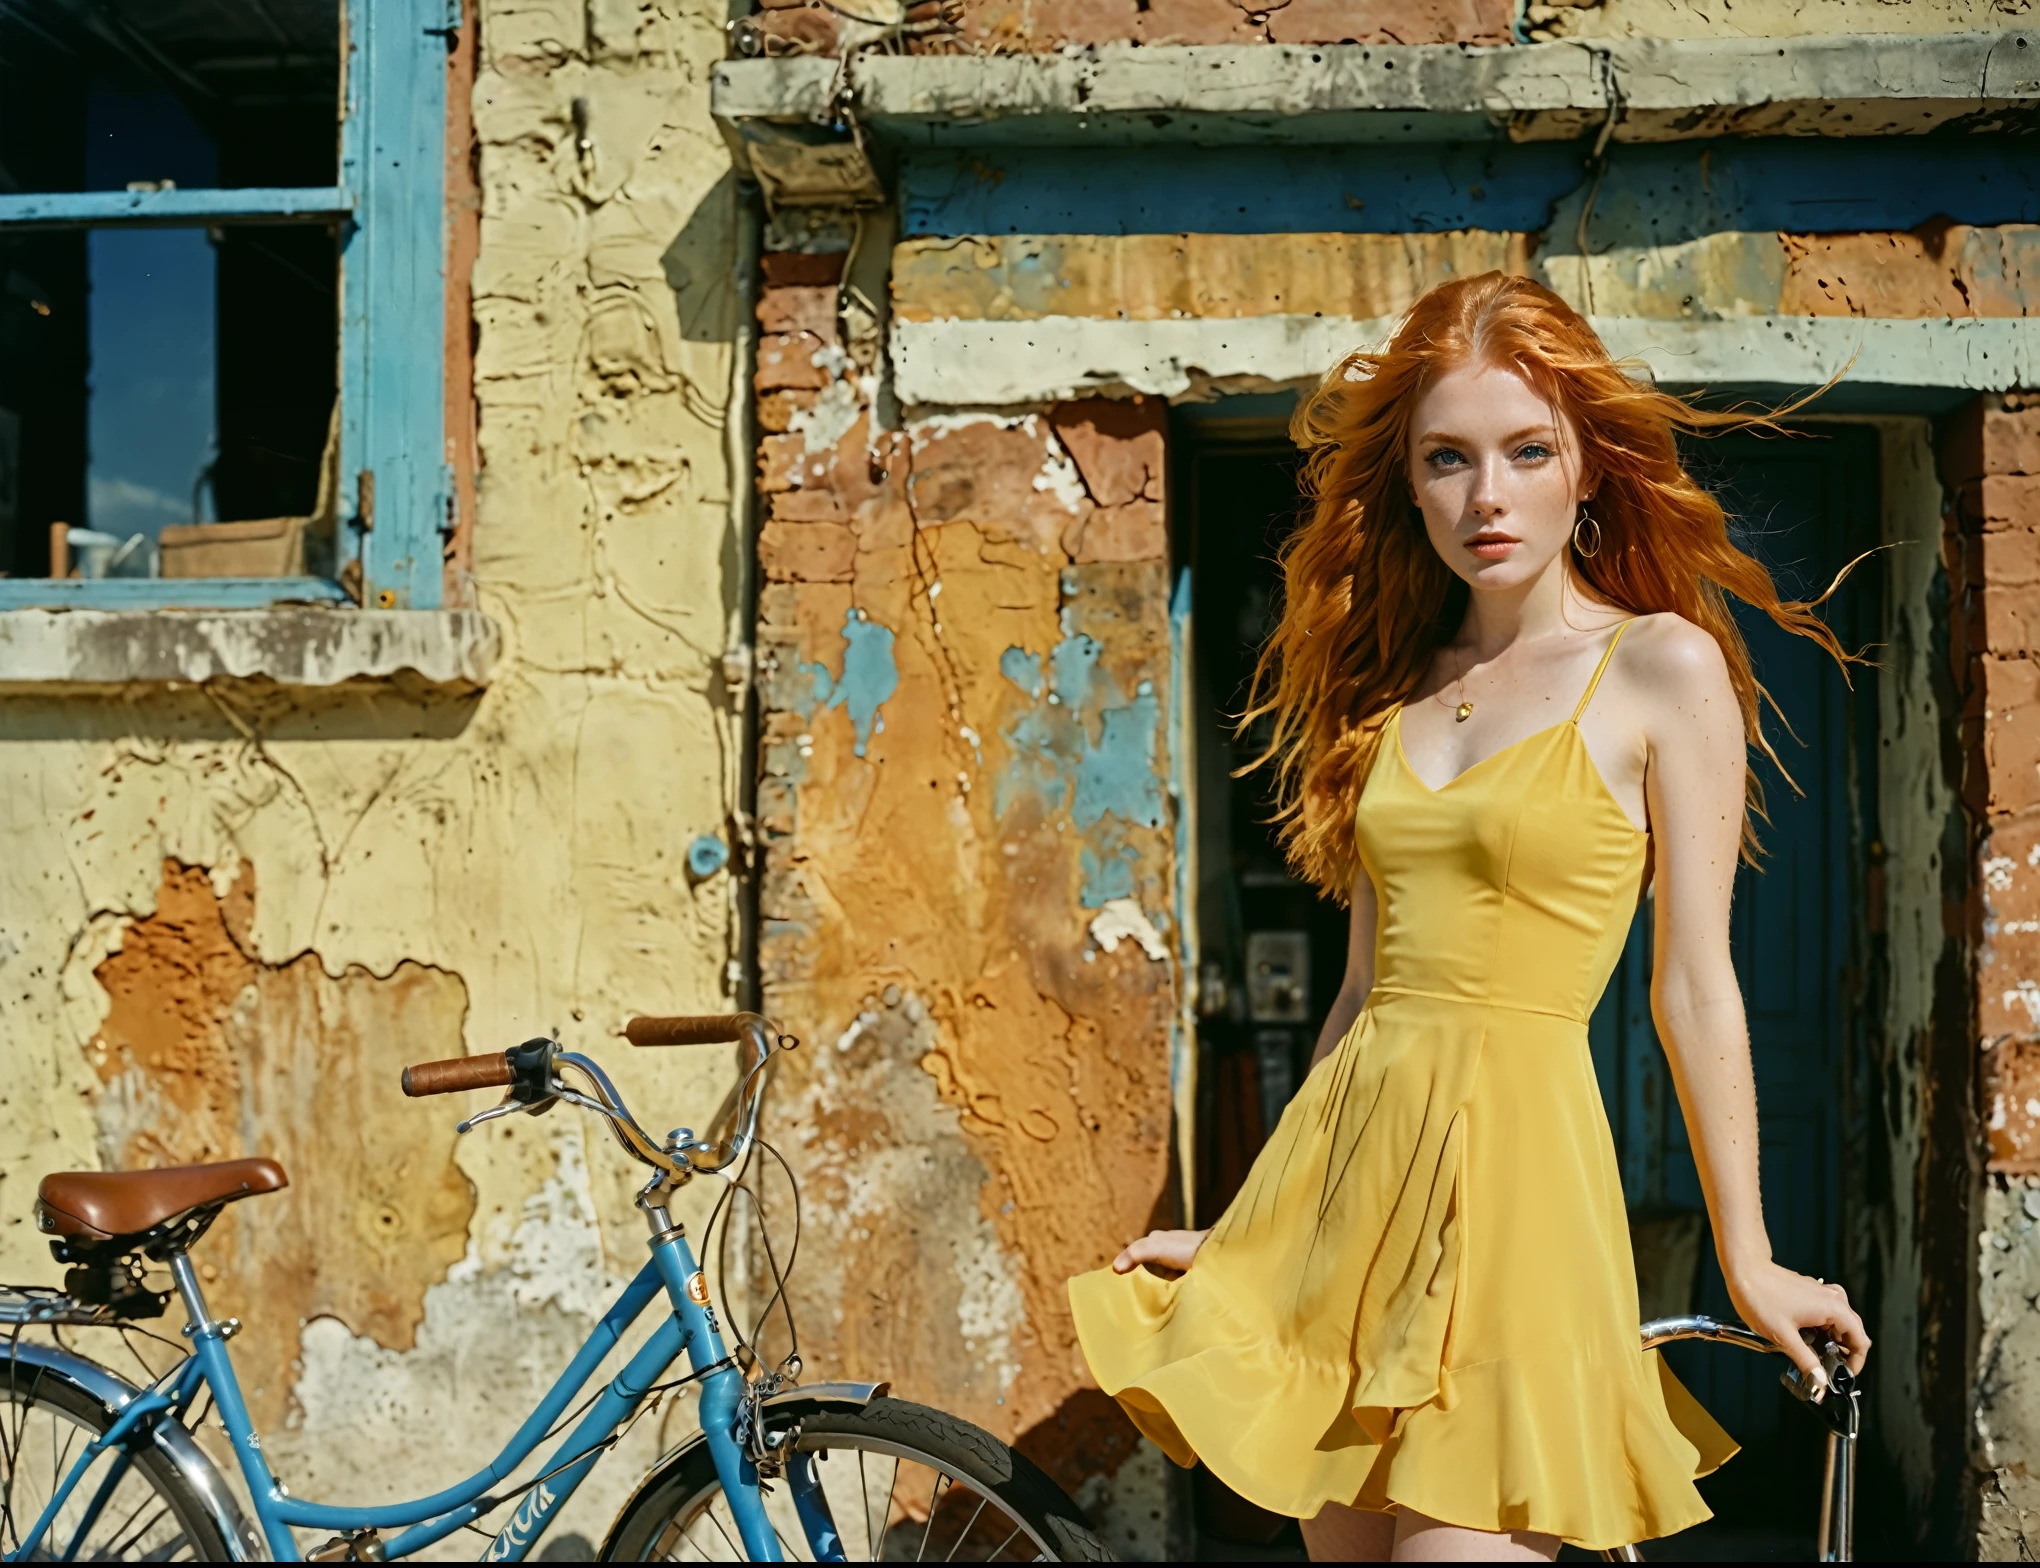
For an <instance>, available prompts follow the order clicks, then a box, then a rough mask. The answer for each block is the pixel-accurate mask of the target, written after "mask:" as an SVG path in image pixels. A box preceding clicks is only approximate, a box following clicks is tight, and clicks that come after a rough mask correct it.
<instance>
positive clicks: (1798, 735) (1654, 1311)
mask: <svg viewBox="0 0 2040 1568" xmlns="http://www.w3.org/2000/svg"><path fill="white" fill-rule="evenodd" d="M1688 461H1689V463H1690V464H1691V466H1692V468H1693V471H1694V473H1695V474H1696V475H1697V476H1698V477H1699V478H1700V479H1701V480H1702V481H1703V482H1704V483H1705V484H1706V485H1707V486H1708V488H1709V489H1710V490H1712V491H1713V492H1714V494H1715V495H1716V496H1717V497H1718V498H1719V499H1720V500H1721V502H1722V504H1723V506H1724V507H1725V508H1726V509H1727V510H1728V513H1729V516H1730V520H1731V527H1732V529H1733V530H1734V532H1735V536H1736V538H1737V541H1738V542H1739V543H1740V544H1741V545H1742V546H1743V548H1744V549H1746V550H1748V551H1750V552H1751V553H1752V554H1754V555H1755V556H1757V557H1758V559H1760V560H1761V561H1763V562H1764V564H1765V565H1766V566H1767V567H1769V568H1770V569H1771V572H1772V574H1773V576H1774V578H1775V579H1776V581H1777V582H1778V585H1779V588H1780V591H1781V592H1782V593H1784V594H1785V595H1786V596H1787V597H1791V598H1803V599H1812V598H1816V597H1818V596H1819V595H1820V594H1821V593H1822V592H1823V591H1824V590H1825V589H1826V588H1827V587H1828V585H1829V583H1831V582H1832V581H1833V579H1834V576H1835V574H1836V573H1837V572H1838V571H1840V570H1841V568H1842V567H1843V566H1844V565H1845V564H1847V563H1848V562H1849V561H1850V560H1852V559H1854V558H1855V557H1856V556H1857V555H1859V554H1861V553H1862V552H1863V551H1865V550H1868V549H1871V548H1873V547H1874V546H1875V545H1876V544H1877V542H1878V539H1879V536H1880V520H1879V496H1878V484H1877V472H1878V445H1877V433H1876V431H1875V430H1873V429H1870V428H1867V427H1863V426H1851V425H1823V426H1814V427H1809V428H1808V429H1806V430H1803V431H1801V432H1799V433H1798V434H1797V435H1796V436H1794V437H1792V438H1789V439H1779V438H1759V437H1754V436H1743V435H1736V436H1729V437H1723V438H1719V439H1715V440H1711V441H1704V442H1698V443H1695V444H1694V446H1693V447H1692V448H1691V450H1690V451H1689V453H1688ZM1881 582H1882V574H1881V572H1880V571H1879V570H1878V568H1877V565H1876V563H1874V562H1872V563H1866V567H1865V569H1863V570H1860V571H1858V572H1857V573H1855V574H1852V576H1851V578H1850V579H1849V581H1848V582H1847V583H1846V584H1845V585H1844V586H1843V587H1842V588H1841V590H1840V591H1838V592H1837V593H1836V594H1835V596H1834V598H1833V599H1831V600H1830V601H1829V602H1828V604H1827V605H1826V606H1825V607H1824V608H1823V611H1822V614H1823V615H1824V617H1825V619H1826V620H1827V622H1828V624H1829V625H1830V626H1831V627H1833V628H1834V630H1835V632H1836V634H1837V635H1838V636H1839V637H1840V639H1841V642H1842V644H1843V646H1844V647H1846V648H1849V649H1851V650H1859V649H1862V648H1864V647H1866V646H1867V645H1869V644H1871V643H1873V642H1874V641H1875V639H1876V637H1877V635H1878V628H1879V626H1880V625H1881V617H1882V605H1881V599H1880V594H1879V585H1880V583H1881ZM1736 620H1737V623H1738V624H1739V625H1740V626H1741V628H1742V632H1743V636H1744V637H1745V639H1747V641H1748V643H1749V647H1750V655H1751V659H1752V661H1753V663H1754V665H1755V667H1756V675H1757V679H1758V680H1759V681H1761V682H1762V683H1763V684H1764V686H1765V688H1766V689H1767V690H1768V691H1769V692H1770V694H1771V697H1772V698H1773V699H1774V700H1775V701H1776V703H1777V705H1778V709H1779V710H1780V712H1782V714H1783V722H1781V721H1780V719H1779V716H1778V715H1777V714H1774V713H1770V712H1768V711H1767V713H1766V714H1765V729H1766V732H1767V734H1768V735H1769V736H1770V738H1771V744H1772V747H1773V749H1774V750H1775V751H1776V752H1777V754H1778V757H1779V759H1780V761H1782V762H1783V763H1784V765H1785V767H1786V769H1787V770H1788V771H1789V772H1790V774H1791V781H1790V782H1788V781H1787V779H1786V778H1785V777H1784V776H1782V775H1781V774H1780V772H1779V770H1778V768H1777V767H1776V766H1774V765H1773V764H1771V763H1770V762H1768V761H1766V760H1764V759H1762V758H1755V759H1753V765H1754V767H1755V768H1756V772H1757V777H1758V780H1759V782H1760V783H1761V784H1762V786H1763V791H1764V804H1765V810H1766V812H1767V814H1768V816H1769V819H1770V820H1769V821H1768V823H1760V824H1759V826H1758V832H1759V837H1760V839H1761V842H1762V846H1763V851H1764V856H1763V859H1762V862H1761V864H1760V865H1759V866H1758V867H1756V868H1752V867H1749V866H1744V867H1743V868H1742V870H1741V871H1740V872H1739V873H1738V875H1737V878H1736V890H1735V908H1734V913H1733V915H1732V916H1731V924H1730V942H1731V945H1732V949H1733V952H1734V957H1735V966H1736V977H1737V979H1738V980H1739V981H1740V982H1741V986H1742V993H1743V1002H1744V1007H1745V1009H1746V1012H1747V1014H1748V1018H1749V1028H1750V1053H1751V1057H1752V1059H1753V1062H1754V1065H1755V1068H1756V1077H1757V1101H1758V1120H1759V1130H1760V1137H1761V1140H1762V1150H1761V1154H1762V1161H1763V1181H1764V1210H1765V1222H1766V1225H1767V1227H1768V1229H1769V1231H1770V1236H1771V1245H1772V1248H1773V1251H1774V1253H1775V1255H1776V1257H1777V1259H1778V1261H1779V1262H1780V1263H1783V1264H1785V1265H1786V1266H1788V1267H1790V1268H1795V1269H1799V1270H1801V1271H1802V1272H1805V1273H1808V1274H1814V1275H1818V1276H1821V1277H1823V1278H1828V1279H1834V1278H1837V1277H1838V1276H1839V1275H1840V1274H1841V1273H1842V1269H1843V1229H1844V1226H1845V1224H1846V1223H1847V1221H1848V1218H1849V1211H1850V1208H1851V1205H1849V1204H1848V1203H1847V1201H1846V1194H1845V1191H1844V1170H1845V1150H1846V1145H1847V1143H1848V1132H1849V1128H1848V1125H1847V1121H1848V1116H1849V1114H1850V1106H1851V1096H1850V1094H1849V1084H1850V1081H1851V1078H1852V1075H1853V1065H1852V1064H1853V1061H1854V1060H1855V1058H1856V1056H1857V1054H1858V1053H1856V1052H1855V1051H1853V1050H1852V1048H1851V1047H1852V1045H1853V1044H1854V1043H1855V1042H1856V1041H1857V1039H1858V1036H1859V1035H1860V1033H1861V1031H1862V1030H1863V1029H1864V1028H1865V1026H1866V1020H1865V1019H1864V1018H1862V1017H1861V1015H1860V1005H1859V1004H1860V1003H1861V1001H1862V998H1863V992H1864V988H1863V985H1862V981H1861V977H1862V976H1863V974H1864V971H1865V967H1866V965H1865V957H1864V945H1865V941H1866V932H1865V930H1864V927H1863V921H1862V920H1861V918H1860V912H1861V911H1862V910H1863V909H1864V907H1865V904H1864V899H1863V876H1864V872H1865V870H1866V868H1867V866H1868V863H1869V856H1870V854H1871V853H1872V842H1873V840H1874V829H1873V828H1871V827H1870V826H1868V825H1870V824H1874V823H1875V821H1876V804H1877V803H1876V799H1875V781H1876V771H1877V770H1876V765H1875V754H1876V753H1875V747H1876V737H1877V694H1876V684H1875V682H1876V672H1875V670H1874V669H1871V668H1869V667H1867V666H1858V667H1857V668H1856V669H1855V670H1854V671H1853V672H1852V680H1853V688H1852V684H1851V681H1850V680H1845V679H1844V678H1843V676H1842V673H1841V672H1840V671H1839V670H1838V669H1837V668H1836V667H1835V665H1834V662H1833V661H1832V660H1831V659H1830V658H1829V657H1828V656H1827V655H1826V654H1825V653H1823V652H1822V651H1821V650H1820V649H1819V648H1818V647H1816V646H1815V645H1814V644H1812V643H1811V642H1808V641H1807V640H1806V639H1805V638H1802V637H1794V636H1790V635H1788V634H1786V633H1784V632H1781V631H1780V630H1779V629H1778V628H1777V627H1776V626H1775V625H1774V624H1772V622H1771V621H1770V620H1769V619H1768V618H1767V617H1765V616H1762V615H1759V614H1755V613H1753V612H1750V611H1748V610H1745V609H1743V608H1742V607H1741V606H1740V605H1738V606H1737V607H1736ZM1788 726H1789V728H1788ZM1795 784H1796V785H1797V788H1796V789H1795V788H1794V785H1795ZM1590 1033H1591V1036H1592V1040H1593V1046H1594V1066H1595V1070H1596V1072H1597V1073H1598V1074H1599V1076H1600V1080H1601V1093H1602V1097H1603V1099H1604V1101H1605V1102H1606V1105H1607V1109H1608V1120H1609V1124H1610V1126H1611V1128H1612V1129H1613V1131H1614V1134H1615V1147H1616V1153H1617V1156H1618V1157H1619V1159H1620V1160H1621V1163H1622V1185H1623V1191H1624V1194H1625V1195H1626V1197H1627V1198H1628V1201H1629V1207H1630V1226H1631V1234H1632V1237H1633V1239H1634V1242H1635V1246H1636V1256H1637V1283H1638V1286H1639V1288H1640V1290H1641V1293H1642V1297H1643V1311H1644V1315H1645V1316H1646V1317H1653V1316H1665V1315H1669V1314H1672V1313H1677V1312H1692V1311H1698V1312H1705V1313H1708V1314H1709V1315H1711V1316H1715V1317H1726V1318H1733V1317H1734V1316H1735V1311H1734V1308H1733V1307H1732V1306H1731V1305H1730V1304H1729V1299H1728V1290H1727V1287H1726V1286H1725V1285H1724V1284H1723V1282H1722V1277H1721V1269H1720V1267H1719V1265H1718V1264H1717V1263H1716V1261H1715V1257H1714V1245H1713V1238H1712V1236H1711V1234H1710V1232H1709V1230H1708V1227H1707V1221H1706V1215H1705V1212H1704V1207H1703V1204H1702V1200H1701V1194H1700V1181H1699V1176H1698V1173H1697V1172H1696V1171H1695V1169H1694V1165H1693V1154H1692V1149H1691V1146H1690V1145H1689V1144H1688V1142H1687V1138H1686V1127H1685V1121H1684V1119H1683V1118H1682V1117H1681V1116H1680V1114H1679V1109H1678V1103H1677V1100H1676V1098H1675V1096H1674V1094H1673V1092H1672V1086H1671V1077H1670V1074H1669V1072H1668V1071H1667V1069H1666V1065H1665V1059H1664V1052H1663V1050H1662V1048H1661V1047H1660V1045H1659V1043H1658V1038H1657V1032H1656V1030H1655V1029H1654V1028H1653V1027H1652V1025H1651V1019H1650V914H1649V909H1648V906H1646V908H1645V909H1644V910H1643V911H1642V912H1640V913H1639V915H1638V918H1637V922H1636V924H1635V926H1634V927H1633V928H1632V929H1631V931H1630V938H1629V946H1628V948H1627V949H1626V951H1625V952H1624V955H1623V959H1622V963H1621V965H1620V967H1619V968H1618V969H1617V971H1616V973H1615V976H1614V978H1613V979H1612V980H1611V981H1610V982H1609V986H1608V993H1607V995H1606V996H1605V997H1604V998H1603V999H1602V1003H1601V1006H1600V1008H1599V1009H1598V1010H1597V1011H1596V1013H1595V1014H1594V1019H1593V1023H1592V1027H1591V1031H1590ZM1848 1283H1850V1284H1852V1285H1856V1293H1857V1295H1858V1296H1859V1297H1860V1296H1861V1295H1862V1293H1863V1291H1862V1287H1861V1285H1860V1284H1857V1282H1853V1281H1851V1282H1848ZM1859 1304H1860V1303H1859ZM1666 1355H1667V1359H1668V1360H1669V1361H1670V1362H1671V1365H1672V1368H1673V1370H1674V1371H1675V1372H1677V1374H1678V1375H1679V1377H1680V1379H1681V1380H1682V1381H1684V1382H1685V1383H1686V1385H1687V1386H1688V1387H1689V1388H1691V1389H1692V1390H1693V1392H1694V1394H1695V1395H1696V1396H1698V1398H1699V1399H1700V1401H1701V1403H1702V1404H1704V1405H1705V1406H1706V1407H1707V1408H1708V1409H1709V1410H1710V1411H1711V1412H1712V1413H1713V1414H1714V1416H1715V1418H1716V1419H1717V1420H1719V1421H1720V1422H1721V1424H1722V1425H1723V1426H1725V1427H1726V1428H1728V1430H1729V1432H1730V1433H1731V1434H1732V1435H1733V1436H1734V1437H1735V1438H1736V1440H1737V1441H1738V1442H1740V1443H1741V1444H1742V1445H1743V1453H1742V1454H1741V1455H1739V1456H1738V1457H1737V1458H1736V1459H1735V1460H1734V1461H1733V1462H1732V1463H1730V1464H1729V1465H1727V1466H1726V1467H1725V1468H1724V1469H1723V1470H1722V1471H1721V1472H1720V1473H1719V1474H1718V1475H1716V1476H1714V1477H1710V1478H1709V1479H1708V1480H1706V1481H1703V1482H1702V1483H1701V1491H1702V1492H1703V1493H1704V1494H1705V1495H1706V1497H1707V1500H1708V1503H1709V1506H1711V1507H1712V1508H1713V1509H1714V1511H1715V1514H1716V1519H1715V1521H1714V1523H1713V1524H1711V1525H1708V1526H1704V1527H1703V1528H1702V1530H1700V1531H1696V1532H1694V1535H1695V1537H1696V1539H1695V1540H1693V1541H1692V1542H1690V1543H1688V1544H1690V1545H1691V1546H1692V1547H1693V1548H1694V1549H1695V1550H1696V1551H1697V1550H1699V1549H1701V1548H1702V1547H1703V1546H1707V1547H1713V1546H1720V1545H1723V1544H1724V1543H1725V1542H1726V1541H1727V1539H1728V1538H1731V1537H1733V1538H1739V1539H1740V1540H1741V1541H1742V1542H1743V1543H1745V1544H1746V1545H1747V1546H1748V1547H1749V1548H1750V1549H1752V1550H1758V1549H1761V1543H1762V1541H1763V1539H1765V1538H1769V1539H1772V1540H1776V1541H1779V1542H1780V1544H1781V1545H1784V1544H1788V1543H1789V1544H1791V1545H1804V1544H1805V1543H1808V1542H1810V1541H1811V1540H1812V1538H1813V1534H1814V1530H1815V1528H1816V1525H1817V1521H1818V1488H1819V1480H1820V1473H1821V1463H1822V1459H1823V1448H1824V1443H1823V1438H1822V1434H1821V1431H1820V1429H1819V1428H1818V1427H1817V1425H1816V1423H1815V1422H1814V1421H1813V1420H1812V1419H1810V1418H1809V1416H1808V1414H1807V1413H1806V1412H1805V1411H1804V1410H1803V1409H1801V1408H1799V1407H1798V1406H1797V1405H1796V1403H1795V1402H1794V1401H1793V1400H1792V1399H1791V1397H1790V1396H1789V1395H1787V1394H1786V1392H1785V1391H1784V1390H1783V1389H1782V1388H1781V1387H1780V1386H1779V1384H1778V1372H1779V1370H1780V1366H1781V1363H1780V1362H1778V1361H1776V1360H1773V1359H1772V1358H1770V1357H1758V1356H1751V1355H1748V1354H1746V1353H1741V1352H1736V1351H1731V1350H1726V1349H1722V1348H1718V1347H1715V1346H1709V1345H1696V1344H1686V1345H1675V1346H1672V1347H1670V1348H1669V1349H1668V1350H1667V1352H1666Z"/></svg>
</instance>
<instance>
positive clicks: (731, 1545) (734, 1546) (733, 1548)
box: [702, 1503, 745, 1562]
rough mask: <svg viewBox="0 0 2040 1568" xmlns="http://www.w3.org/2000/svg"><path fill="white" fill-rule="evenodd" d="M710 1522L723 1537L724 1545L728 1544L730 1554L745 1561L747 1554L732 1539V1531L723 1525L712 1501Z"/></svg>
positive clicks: (740, 1560) (709, 1512)
mask: <svg viewBox="0 0 2040 1568" xmlns="http://www.w3.org/2000/svg"><path fill="white" fill-rule="evenodd" d="M708 1522H709V1523H710V1524H712V1525H714V1526H715V1533H716V1534H717V1535H719V1536H721V1537H722V1538H723V1545H725V1546H727V1547H728V1548H729V1549H730V1555H731V1556H732V1557H734V1558H735V1559H736V1560H737V1561H738V1562H743V1561H744V1559H745V1554H744V1553H743V1552H742V1551H741V1550H739V1549H738V1547H737V1543H736V1542H735V1541H732V1540H731V1539H730V1532H729V1531H727V1530H725V1529H724V1528H723V1527H722V1521H721V1520H720V1519H718V1518H716V1516H715V1504H713V1503H710V1504H709V1505H708ZM707 1555H708V1554H707V1553H706V1552H703V1553H702V1556H704V1557H706V1556H707Z"/></svg>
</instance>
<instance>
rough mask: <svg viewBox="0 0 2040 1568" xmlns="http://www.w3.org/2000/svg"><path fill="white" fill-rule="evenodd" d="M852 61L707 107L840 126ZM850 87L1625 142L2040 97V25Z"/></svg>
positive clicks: (1322, 56) (1128, 125) (1125, 49)
mask: <svg viewBox="0 0 2040 1568" xmlns="http://www.w3.org/2000/svg"><path fill="white" fill-rule="evenodd" d="M839 69H840V67H839V64H838V62H836V61H834V60H827V59H818V58H813V57H796V58H788V59H781V60H731V61H725V62H724V63H722V64H721V65H718V66H717V67H716V68H715V76H714V81H713V86H712V89H711V103H712V106H713V109H714V112H715V115H716V117H717V118H718V119H719V120H721V121H723V122H724V123H725V124H740V123H742V122H745V121H757V120H768V121H780V122H788V121H806V122H810V123H815V122H821V123H827V122H829V121H832V120H833V119H835V118H836V114H837V108H838V106H837V100H836V96H835V95H836V92H837V89H838V86H839V78H838V71H839ZM844 102H845V103H847V105H848V106H849V108H850V109H851V111H852V112H854V113H855V114H856V115H857V117H858V118H859V119H860V120H861V121H862V123H864V124H865V125H866V126H868V127H870V128H871V129H873V130H875V131H877V132H879V133H880V134H881V135H884V136H889V137H891V138H893V139H895V140H899V141H903V142H906V143H908V144H920V145H973V144H976V145H987V144H993V143H1003V142H1014V141H1048V142H1086V141H1126V140H1157V141H1171V140H1176V141H1239V140H1265V141H1313V140H1327V139H1341V140H1343V139H1349V138H1359V139H1366V138H1368V137H1376V138H1396V139H1400V138H1402V137H1405V136H1416V137H1422V138H1424V139H1431V140H1437V139H1446V140H1450V139H1457V138H1459V137H1463V136H1499V135H1506V136H1509V137H1511V138H1513V139H1516V140H1533V141H1534V140H1551V139H1563V138H1567V137H1572V136H1578V135H1581V134H1583V133H1584V132H1585V131H1586V130H1587V129H1588V128H1590V127H1593V126H1596V125H1598V124H1599V123H1600V122H1601V121H1602V120H1603V119H1605V117H1606V116H1607V114H1608V113H1609V111H1610V109H1611V107H1613V106H1615V105H1617V104H1619V105H1620V108H1621V120H1620V123H1619V125H1618V128H1617V132H1616V134H1617V135H1618V136H1619V137H1620V138H1621V139H1623V140H1627V141H1676V140H1687V139H1693V138H1700V137H1709V136H1720V135H1764V136H1782V135H1824V136H1883V135H1899V134H1919V133H1922V132H1925V131H1930V130H1933V129H1935V128H1937V127H1940V126H1943V125H1948V124H1951V123H1953V122H1958V121H1959V122H1966V123H1968V124H1970V125H1973V126H1975V127H1976V128H1979V129H1984V128H1994V127H1996V126H2000V125H2003V124H2005V123H2008V121H2009V119H2010V118H2011V117H2013V116H2017V117H2018V118H2020V119H2021V120H2022V121H2023V120H2024V119H2026V118H2028V117H2030V116H2031V114H2032V112H2033V111H2034V110H2035V109H2040V31H2035V32H2030V33H2029V32H2014V31H2003V32H1973V33H1946V34H1938V35H1933V36H1926V37H1882V36H1874V35H1850V36H1847V37H1821V38H1789V39H1784V38H1722V39H1643V40H1609V41H1606V42H1596V43H1592V44H1587V43H1549V44H1529V45H1523V46H1520V47H1511V48H1495V49H1474V48H1465V47H1461V46H1459V45H1454V44H1422V45H1387V46H1377V45H1363V44H1337V45H1320V46H1309V45H1293V44H1292V45H1273V44H1271V45H1252V44H1249V45H1222V46H1193V47H1183V48H1133V47H1130V46H1127V45H1109V46H1100V47H1096V48H1090V49H1081V50H1067V51H1064V52H1062V53H1060V54H1043V55H998V56H966V55H862V56H859V57H858V58H856V59H854V60H852V61H851V62H850V63H849V66H848V70H847V96H846V98H845V99H844ZM1412 116H1414V117H1416V118H1415V119H1414V120H1413V119H1412Z"/></svg>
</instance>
